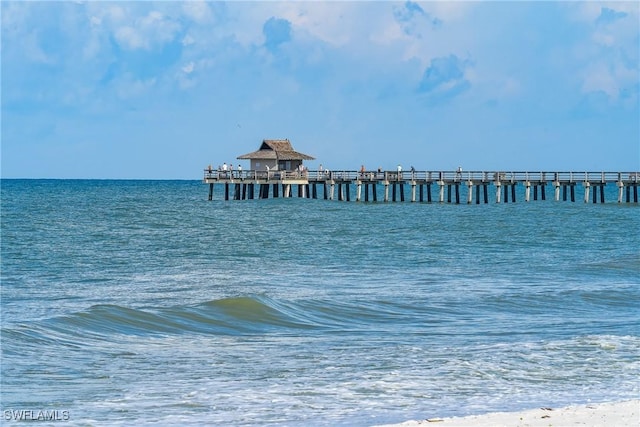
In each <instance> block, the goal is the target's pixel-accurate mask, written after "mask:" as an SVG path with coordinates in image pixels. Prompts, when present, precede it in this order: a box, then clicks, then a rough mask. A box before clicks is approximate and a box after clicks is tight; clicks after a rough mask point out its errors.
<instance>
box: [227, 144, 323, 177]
mask: <svg viewBox="0 0 640 427" xmlns="http://www.w3.org/2000/svg"><path fill="white" fill-rule="evenodd" d="M237 158H238V159H239V160H250V161H251V167H250V169H252V170H255V171H264V170H267V169H268V170H279V171H294V170H298V168H299V167H300V166H301V165H302V163H303V161H304V160H315V158H314V157H311V156H309V155H307V154H303V153H300V152H298V151H296V150H294V149H293V146H292V145H291V141H289V140H288V139H264V140H263V141H262V144H260V148H258V150H257V151H253V152H251V153H248V154H243V155H242V156H238V157H237Z"/></svg>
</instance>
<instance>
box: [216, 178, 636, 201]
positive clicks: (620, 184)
mask: <svg viewBox="0 0 640 427" xmlns="http://www.w3.org/2000/svg"><path fill="white" fill-rule="evenodd" d="M616 185H617V186H618V203H622V196H623V195H624V182H622V181H618V182H617V183H616ZM209 200H211V199H209Z"/></svg>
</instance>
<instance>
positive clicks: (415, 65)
mask: <svg viewBox="0 0 640 427" xmlns="http://www.w3.org/2000/svg"><path fill="white" fill-rule="evenodd" d="M1 9H2V51H1V55H2V58H1V59H2V88H1V89H2V177H5V178H19V177H33V178H152V179H155V178H161V179H162V178H167V179H173V178H176V179H200V178H201V177H202V169H203V168H204V167H206V166H207V165H208V164H210V163H211V164H213V165H214V166H217V165H219V164H222V163H223V162H227V163H233V164H234V165H235V164H237V160H236V157H237V156H238V155H241V154H245V153H248V152H250V151H253V150H255V149H257V148H258V146H259V144H260V142H261V141H262V139H271V138H273V139H279V138H289V139H290V140H291V141H292V143H293V145H294V147H295V148H296V149H297V150H299V151H301V152H303V153H306V154H310V155H312V156H314V157H316V158H317V160H315V161H311V162H307V164H308V166H309V167H310V168H315V167H316V165H317V164H318V163H322V164H323V165H324V166H325V167H327V168H330V169H333V170H337V169H346V170H356V169H359V168H360V165H362V164H364V165H365V166H366V167H367V168H371V169H373V168H378V167H382V168H384V169H393V168H395V166H396V165H397V164H398V163H400V164H402V165H404V167H405V168H408V167H410V166H411V165H413V166H415V167H416V168H417V169H419V170H453V169H454V168H456V167H457V166H462V167H463V168H464V169H466V170H534V171H538V170H549V171H552V170H562V171H568V170H576V171H584V170H589V171H603V170H606V171H631V170H635V171H637V170H639V169H640V109H639V95H640V77H639V76H640V65H639V64H640V59H639V56H640V55H639V50H640V38H639V37H640V29H639V27H640V16H639V3H638V2H622V3H616V2H562V3H560V2H460V1H457V2H444V1H443V2H382V1H377V2H360V1H359V2H342V1H331V2H315V1H307V2H285V3H281V2H230V3H222V2H199V1H189V2H164V1H163V2H148V1H145V2H138V1H134V2H111V1H108V2H92V1H89V2H12V1H2V3H1ZM243 166H244V167H245V169H246V168H247V167H248V164H244V165H243Z"/></svg>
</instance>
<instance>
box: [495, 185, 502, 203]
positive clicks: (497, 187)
mask: <svg viewBox="0 0 640 427" xmlns="http://www.w3.org/2000/svg"><path fill="white" fill-rule="evenodd" d="M501 187H502V184H501V183H500V181H496V203H500V190H501Z"/></svg>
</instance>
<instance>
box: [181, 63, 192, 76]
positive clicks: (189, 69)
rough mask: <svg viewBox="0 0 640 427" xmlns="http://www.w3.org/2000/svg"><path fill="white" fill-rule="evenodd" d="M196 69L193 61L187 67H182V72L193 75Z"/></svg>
mask: <svg viewBox="0 0 640 427" xmlns="http://www.w3.org/2000/svg"><path fill="white" fill-rule="evenodd" d="M194 68H195V64H194V63H193V61H191V62H189V63H188V64H187V65H185V66H184V67H182V71H184V72H185V73H186V74H191V73H192V72H193V70H194Z"/></svg>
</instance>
